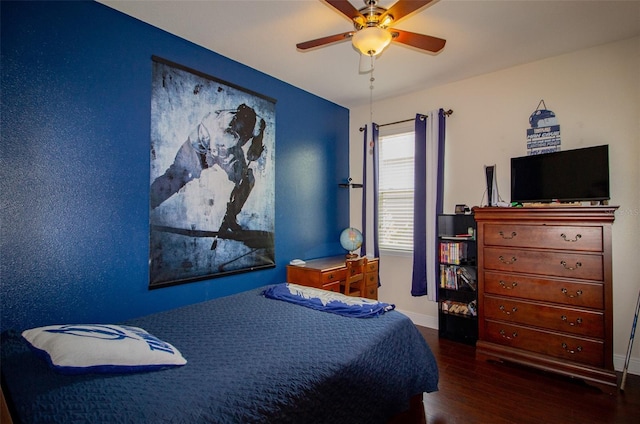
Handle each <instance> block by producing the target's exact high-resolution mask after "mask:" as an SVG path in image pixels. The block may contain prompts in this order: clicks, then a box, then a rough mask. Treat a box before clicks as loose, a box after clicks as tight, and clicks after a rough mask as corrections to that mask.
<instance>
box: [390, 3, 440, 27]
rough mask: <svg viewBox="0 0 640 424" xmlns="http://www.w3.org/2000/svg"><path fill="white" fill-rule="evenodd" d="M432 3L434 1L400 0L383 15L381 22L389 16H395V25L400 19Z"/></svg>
mask: <svg viewBox="0 0 640 424" xmlns="http://www.w3.org/2000/svg"><path fill="white" fill-rule="evenodd" d="M432 1H433V0H398V1H397V2H396V3H395V4H394V5H393V6H391V7H390V8H389V9H388V10H387V11H386V12H385V13H383V14H382V16H380V22H383V21H384V18H386V17H387V15H391V16H393V23H396V22H398V21H399V20H400V19H402V18H404V17H405V16H407V15H409V14H411V13H413V12H415V11H416V10H418V9H421V8H422V7H424V6H426V5H428V4H429V3H431V2H432Z"/></svg>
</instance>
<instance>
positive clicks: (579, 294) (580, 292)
mask: <svg viewBox="0 0 640 424" xmlns="http://www.w3.org/2000/svg"><path fill="white" fill-rule="evenodd" d="M560 290H561V291H562V293H563V294H564V295H565V296H567V297H572V298H573V297H578V296H582V290H577V291H576V294H569V291H568V290H567V289H565V288H564V287H563V288H561V289H560Z"/></svg>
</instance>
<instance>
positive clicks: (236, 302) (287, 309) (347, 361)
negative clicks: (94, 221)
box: [1, 288, 438, 424]
mask: <svg viewBox="0 0 640 424" xmlns="http://www.w3.org/2000/svg"><path fill="white" fill-rule="evenodd" d="M263 291H264V288H260V289H256V290H251V291H248V292H244V293H240V294H237V295H233V296H229V297H224V298H220V299H216V300H212V301H208V302H204V303H199V304H195V305H190V306H186V307H183V308H179V309H175V310H171V311H167V312H162V313H159V314H154V315H151V316H148V317H143V318H139V319H134V320H130V321H128V322H126V324H129V325H134V326H138V327H142V328H144V329H146V330H147V331H149V332H151V333H152V334H154V335H156V336H157V337H159V338H161V339H163V340H166V341H168V342H170V343H172V344H173V345H174V346H176V347H177V348H178V349H179V350H180V351H181V352H182V354H183V355H184V356H185V358H186V359H187V361H188V363H187V365H185V366H184V367H180V368H174V369H168V370H162V371H155V372H147V373H139V374H128V375H107V376H105V375H91V374H90V375H80V376H66V375H60V374H56V373H55V372H54V371H52V370H51V369H49V368H48V367H47V365H46V364H45V362H44V361H42V360H41V359H39V358H37V357H36V356H35V355H34V354H33V353H32V352H31V351H29V349H28V347H27V346H26V344H25V343H24V341H23V340H21V338H20V336H19V334H18V333H17V332H7V333H5V334H3V338H2V357H1V360H2V361H1V366H2V378H3V388H4V390H5V396H7V397H8V398H9V402H11V403H13V405H14V406H15V408H16V411H17V413H18V416H19V418H20V419H21V420H22V422H24V423H54V422H55V423H71V422H74V423H136V424H137V423H189V424H193V423H205V422H207V423H377V422H380V423H382V422H386V421H387V419H388V418H389V417H391V416H392V415H394V414H396V413H398V412H400V411H402V410H404V409H406V408H407V407H408V399H409V398H410V397H411V396H412V395H415V394H418V393H422V392H431V391H435V390H437V384H438V369H437V366H436V362H435V359H434V357H433V354H432V353H431V351H430V349H429V347H428V346H427V344H426V343H425V341H424V338H423V337H422V336H421V335H420V333H419V332H418V331H417V329H416V328H415V326H414V325H413V323H412V322H411V321H410V320H409V318H407V317H406V316H405V315H403V314H401V313H399V312H397V311H390V312H388V313H385V314H384V315H380V316H378V317H375V318H372V319H354V318H349V317H343V316H339V315H335V314H329V313H325V312H321V311H316V310H313V309H309V308H305V307H301V306H298V305H294V304H291V303H287V302H281V301H276V300H272V299H267V298H265V297H263V296H262V295H261V293H262V292H263Z"/></svg>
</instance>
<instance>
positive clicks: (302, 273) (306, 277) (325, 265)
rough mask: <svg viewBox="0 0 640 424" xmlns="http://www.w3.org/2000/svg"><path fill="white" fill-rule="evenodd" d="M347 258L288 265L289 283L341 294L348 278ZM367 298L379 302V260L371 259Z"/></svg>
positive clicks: (338, 257) (336, 257)
mask: <svg viewBox="0 0 640 424" xmlns="http://www.w3.org/2000/svg"><path fill="white" fill-rule="evenodd" d="M345 261H346V258H345V256H344V255H342V256H332V257H328V258H318V259H312V260H309V261H305V262H306V263H305V265H287V282H289V283H295V284H300V285H302V286H309V287H315V288H318V289H324V290H330V291H334V292H340V282H344V280H345V278H346V276H347V266H346V264H345ZM365 279H366V287H365V291H366V296H365V297H367V298H369V299H374V300H378V258H374V259H369V262H368V263H367V270H366V274H365Z"/></svg>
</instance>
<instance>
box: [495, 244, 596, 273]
mask: <svg viewBox="0 0 640 424" xmlns="http://www.w3.org/2000/svg"><path fill="white" fill-rule="evenodd" d="M602 260H603V259H602V255H598V254H586V253H583V254H581V253H569V252H558V251H541V250H522V249H512V248H498V247H487V248H485V249H484V268H485V269H493V270H497V271H509V272H523V273H529V274H541V275H552V276H557V277H566V278H580V279H585V280H595V281H602V280H603V278H604V271H603V268H604V267H603V263H602Z"/></svg>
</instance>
